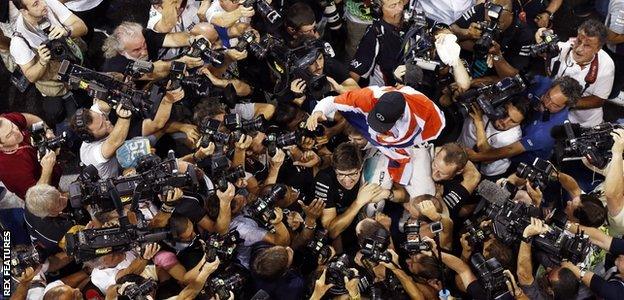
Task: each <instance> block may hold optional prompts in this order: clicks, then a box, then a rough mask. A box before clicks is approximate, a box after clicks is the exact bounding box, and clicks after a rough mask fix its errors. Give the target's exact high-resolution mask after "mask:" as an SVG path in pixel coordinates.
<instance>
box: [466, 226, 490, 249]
mask: <svg viewBox="0 0 624 300" xmlns="http://www.w3.org/2000/svg"><path fill="white" fill-rule="evenodd" d="M464 227H465V228H466V232H467V233H468V236H467V237H466V240H467V241H468V244H469V245H470V246H471V247H472V248H477V247H482V246H483V242H485V241H486V240H487V239H489V237H490V232H489V231H488V230H484V229H482V228H480V227H477V226H475V225H474V224H472V222H471V221H470V220H466V221H465V222H464Z"/></svg>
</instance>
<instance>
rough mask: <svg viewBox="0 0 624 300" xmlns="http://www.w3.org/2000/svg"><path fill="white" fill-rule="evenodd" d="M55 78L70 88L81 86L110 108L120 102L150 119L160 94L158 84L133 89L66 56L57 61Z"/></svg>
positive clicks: (154, 114) (156, 109)
mask: <svg viewBox="0 0 624 300" xmlns="http://www.w3.org/2000/svg"><path fill="white" fill-rule="evenodd" d="M58 79H59V80H60V81H63V82H66V83H68V84H69V86H70V87H71V88H72V89H81V90H85V91H87V93H88V94H89V96H91V97H93V98H96V99H98V100H102V101H105V102H107V103H108V104H110V105H111V106H112V107H114V108H116V107H117V105H121V106H122V107H123V108H124V109H127V110H130V111H132V113H133V114H136V115H139V116H141V117H142V118H145V119H153V118H154V117H155V116H156V112H157V111H158V107H159V106H160V102H161V101H162V98H163V96H164V93H163V91H162V89H161V88H160V87H159V86H158V85H152V87H151V89H150V90H149V91H142V90H137V89H135V88H134V87H133V86H132V85H131V84H129V83H124V82H121V81H118V80H116V79H115V78H113V77H112V76H109V75H106V74H103V73H98V72H96V71H93V70H91V69H87V68H85V67H81V66H79V65H77V64H73V63H71V62H70V61H68V60H64V61H63V62H62V63H61V67H60V68H59V71H58Z"/></svg>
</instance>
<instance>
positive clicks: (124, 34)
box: [101, 22, 204, 80]
mask: <svg viewBox="0 0 624 300" xmlns="http://www.w3.org/2000/svg"><path fill="white" fill-rule="evenodd" d="M193 38H194V37H193V36H191V35H190V34H189V33H188V32H175V33H157V32H155V31H153V30H150V29H144V28H143V26H141V24H138V23H133V22H123V23H121V25H119V26H117V28H115V31H113V34H111V35H110V36H108V37H107V38H106V41H104V46H102V48H103V50H104V57H105V58H106V60H105V61H104V64H103V65H102V68H101V69H102V71H104V72H118V73H123V72H124V71H125V70H126V68H127V67H128V65H130V63H132V62H133V61H151V62H153V63H154V70H153V71H152V72H151V73H148V74H145V76H144V78H143V79H146V80H149V79H158V78H164V77H166V76H167V75H168V74H169V70H170V69H171V61H162V60H157V58H158V53H159V50H160V49H161V48H178V47H188V46H190V45H191V42H192V40H193ZM177 61H181V62H183V63H185V64H186V66H187V67H188V68H194V67H199V66H202V65H203V63H204V62H203V60H202V59H201V57H190V56H186V55H185V56H182V57H181V58H179V59H177Z"/></svg>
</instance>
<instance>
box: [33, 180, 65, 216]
mask: <svg viewBox="0 0 624 300" xmlns="http://www.w3.org/2000/svg"><path fill="white" fill-rule="evenodd" d="M60 198H61V192H59V191H58V190H57V189H56V188H55V187H53V186H51V185H48V184H37V185H34V186H32V187H31V188H29V189H28V191H27V192H26V209H27V210H28V211H29V212H30V213H31V214H33V215H35V216H37V217H39V218H45V217H47V216H48V215H49V213H50V210H52V209H54V208H55V207H57V206H58V205H59V200H60Z"/></svg>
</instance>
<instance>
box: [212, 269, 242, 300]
mask: <svg viewBox="0 0 624 300" xmlns="http://www.w3.org/2000/svg"><path fill="white" fill-rule="evenodd" d="M246 282H247V276H246V275H245V274H243V273H241V272H236V271H232V270H229V271H226V272H224V273H222V274H218V275H215V276H214V277H212V278H211V279H210V280H208V281H207V282H206V290H208V292H209V293H210V294H211V295H217V296H219V299H229V298H230V292H233V293H234V294H238V293H239V291H241V290H242V289H243V288H244V286H245V284H246Z"/></svg>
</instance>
